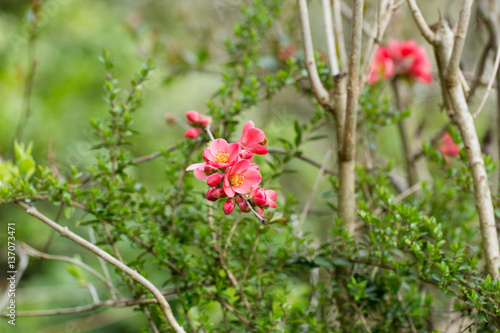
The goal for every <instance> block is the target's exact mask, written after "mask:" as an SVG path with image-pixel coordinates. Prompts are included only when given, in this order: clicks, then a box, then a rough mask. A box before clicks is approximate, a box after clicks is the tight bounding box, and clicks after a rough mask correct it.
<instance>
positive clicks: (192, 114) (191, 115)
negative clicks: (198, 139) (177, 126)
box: [186, 111, 200, 125]
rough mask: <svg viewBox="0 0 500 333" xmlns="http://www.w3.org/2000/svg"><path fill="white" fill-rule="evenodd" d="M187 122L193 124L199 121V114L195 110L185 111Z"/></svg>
mask: <svg viewBox="0 0 500 333" xmlns="http://www.w3.org/2000/svg"><path fill="white" fill-rule="evenodd" d="M186 118H187V122H188V124H190V125H195V124H197V123H198V122H199V121H200V114H199V113H198V112H196V111H188V112H186Z"/></svg>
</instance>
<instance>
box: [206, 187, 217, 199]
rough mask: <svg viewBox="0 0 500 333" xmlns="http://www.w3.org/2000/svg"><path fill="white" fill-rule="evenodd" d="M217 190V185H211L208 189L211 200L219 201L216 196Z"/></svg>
mask: <svg viewBox="0 0 500 333" xmlns="http://www.w3.org/2000/svg"><path fill="white" fill-rule="evenodd" d="M215 190H216V188H215V187H211V188H209V189H208V191H207V199H208V200H210V201H217V199H219V198H217V197H215V196H214V191H215Z"/></svg>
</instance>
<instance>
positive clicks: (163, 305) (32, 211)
mask: <svg viewBox="0 0 500 333" xmlns="http://www.w3.org/2000/svg"><path fill="white" fill-rule="evenodd" d="M16 204H17V205H18V206H20V207H21V208H23V209H24V210H25V211H26V212H27V213H28V214H29V215H31V216H33V217H35V218H37V219H38V220H40V221H41V222H43V223H45V224H46V225H48V226H49V227H51V228H52V229H54V230H56V231H57V232H58V233H59V234H61V236H63V237H66V238H68V239H70V240H72V241H73V242H75V243H77V244H78V245H80V246H82V247H84V248H86V249H87V250H89V251H91V252H92V253H94V254H95V255H97V256H99V257H101V258H103V259H104V260H106V261H107V262H109V263H110V264H112V265H113V266H115V267H116V268H118V269H119V270H121V271H123V272H124V273H126V274H127V275H128V276H130V277H131V278H132V279H134V280H135V281H137V282H138V283H140V284H141V285H142V286H144V287H145V288H146V289H148V290H149V291H150V292H151V293H152V294H153V296H154V297H155V298H156V299H157V300H158V304H159V306H160V309H161V310H162V312H163V314H165V316H166V317H167V320H168V322H169V324H170V326H172V328H173V329H174V331H175V332H177V333H181V332H182V333H185V331H184V329H183V328H182V326H180V325H179V323H178V322H177V320H176V319H175V317H174V314H173V313H172V309H171V308H170V305H169V304H168V302H167V300H166V299H165V297H164V296H163V295H162V293H161V292H160V291H159V290H158V288H156V286H155V285H154V284H152V283H151V282H150V281H149V280H148V279H146V278H145V277H144V276H142V275H141V274H139V273H138V272H137V271H136V270H133V269H131V268H130V267H128V266H127V265H125V264H124V263H122V262H121V261H119V260H118V259H116V258H115V257H113V256H112V255H110V254H109V253H107V252H105V251H103V250H102V249H100V248H99V247H97V246H95V245H94V244H92V243H90V242H89V241H87V240H85V239H83V238H82V237H80V236H78V235H77V234H75V233H73V232H72V231H70V230H69V229H68V227H62V226H61V225H59V224H57V223H56V222H54V221H52V220H51V219H49V218H48V217H46V216H45V215H43V214H41V213H40V212H39V211H38V210H37V209H36V208H35V207H34V206H29V205H27V204H26V203H24V202H22V201H18V202H16Z"/></svg>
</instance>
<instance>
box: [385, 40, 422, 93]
mask: <svg viewBox="0 0 500 333" xmlns="http://www.w3.org/2000/svg"><path fill="white" fill-rule="evenodd" d="M389 53H390V55H391V57H392V59H393V60H394V64H395V70H396V74H399V75H403V76H406V77H408V78H409V79H411V80H417V81H420V82H423V83H430V82H432V76H431V63H430V61H429V58H427V52H426V51H425V49H424V48H423V47H420V46H418V44H417V42H415V41H414V40H413V39H410V40H408V41H402V42H398V41H396V40H391V41H390V42H389Z"/></svg>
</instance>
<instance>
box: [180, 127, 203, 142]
mask: <svg viewBox="0 0 500 333" xmlns="http://www.w3.org/2000/svg"><path fill="white" fill-rule="evenodd" d="M201 132H202V130H201V128H194V127H193V128H190V129H188V130H187V131H186V133H184V137H185V138H191V139H194V138H196V137H197V136H199V135H200V134H201Z"/></svg>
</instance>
